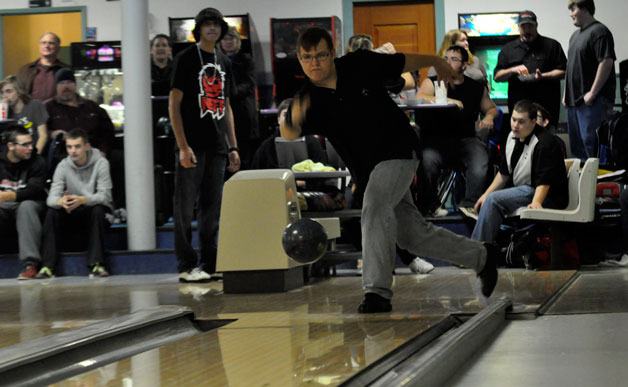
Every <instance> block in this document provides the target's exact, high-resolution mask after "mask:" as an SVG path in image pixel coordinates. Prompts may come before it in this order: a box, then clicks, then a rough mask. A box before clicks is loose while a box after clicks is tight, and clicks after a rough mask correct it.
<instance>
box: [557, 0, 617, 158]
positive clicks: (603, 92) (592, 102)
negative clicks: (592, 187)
mask: <svg viewBox="0 0 628 387" xmlns="http://www.w3.org/2000/svg"><path fill="white" fill-rule="evenodd" d="M568 8H569V10H570V12H571V15H570V16H571V19H572V20H573V23H574V25H575V26H576V27H579V29H578V30H576V31H575V32H574V33H573V34H572V35H571V38H569V51H568V58H569V60H568V62H567V76H566V82H565V97H564V98H565V105H566V106H567V125H568V129H569V144H570V145H571V152H572V153H573V154H574V156H576V157H579V158H580V159H582V160H584V159H586V158H588V157H595V156H596V155H597V134H596V131H597V128H599V127H600V124H601V123H602V121H603V120H604V119H605V118H606V116H607V115H608V112H609V110H612V108H613V102H614V101H615V64H614V62H615V59H617V57H616V56H615V42H614V40H613V35H612V34H611V31H609V29H608V28H606V26H605V25H604V24H602V23H600V22H599V21H597V20H595V19H594V18H593V15H594V14H595V4H594V2H593V0H569V4H568Z"/></svg>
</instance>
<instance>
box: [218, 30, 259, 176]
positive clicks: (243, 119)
mask: <svg viewBox="0 0 628 387" xmlns="http://www.w3.org/2000/svg"><path fill="white" fill-rule="evenodd" d="M241 45H242V38H241V37H240V34H239V33H238V31H237V30H236V29H235V28H234V27H229V31H228V32H227V34H226V35H225V37H224V38H223V39H222V40H221V41H220V48H221V49H222V51H223V52H224V53H225V54H227V56H228V57H229V60H230V61H231V67H232V69H233V80H234V82H235V87H234V88H233V95H232V99H231V107H232V108H233V119H234V120H235V127H236V128H237V131H236V137H237V139H238V145H239V147H240V160H241V162H242V168H247V169H248V168H250V163H251V158H252V157H253V152H255V147H256V144H258V140H259V122H258V116H257V115H258V111H257V101H256V100H255V91H256V89H257V84H256V81H255V62H254V61H253V57H252V56H251V55H250V54H248V53H246V52H244V51H242V50H241V49H240V48H241Z"/></svg>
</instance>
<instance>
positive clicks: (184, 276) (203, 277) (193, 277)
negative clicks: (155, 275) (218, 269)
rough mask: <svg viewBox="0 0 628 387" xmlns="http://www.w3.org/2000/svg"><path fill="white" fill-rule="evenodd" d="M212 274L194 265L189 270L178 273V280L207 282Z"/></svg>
mask: <svg viewBox="0 0 628 387" xmlns="http://www.w3.org/2000/svg"><path fill="white" fill-rule="evenodd" d="M211 278H212V276H211V275H209V274H207V273H205V272H204V271H203V270H201V269H199V268H198V267H195V268H194V269H192V270H190V271H184V272H182V273H179V282H209V281H210V280H211Z"/></svg>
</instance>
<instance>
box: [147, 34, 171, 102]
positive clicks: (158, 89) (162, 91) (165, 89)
mask: <svg viewBox="0 0 628 387" xmlns="http://www.w3.org/2000/svg"><path fill="white" fill-rule="evenodd" d="M150 58H151V61H150V79H151V81H152V84H151V91H152V95H168V93H170V73H171V72H172V44H171V43H170V38H169V37H168V35H164V34H157V35H155V36H154V37H153V38H152V39H151V40H150Z"/></svg>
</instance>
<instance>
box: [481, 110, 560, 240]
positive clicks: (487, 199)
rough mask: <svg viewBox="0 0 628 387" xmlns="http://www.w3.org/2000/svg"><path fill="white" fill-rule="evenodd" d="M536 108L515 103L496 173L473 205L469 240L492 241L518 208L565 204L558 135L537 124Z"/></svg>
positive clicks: (548, 206) (555, 206)
mask: <svg viewBox="0 0 628 387" xmlns="http://www.w3.org/2000/svg"><path fill="white" fill-rule="evenodd" d="M536 120H537V106H536V105H535V104H533V103H532V102H530V101H527V100H522V101H519V102H517V104H516V105H515V107H514V111H513V112H512V116H511V119H510V126H511V129H512V131H511V135H510V136H509V137H508V139H507V140H506V146H505V152H503V153H502V159H501V162H500V165H499V172H498V173H497V175H496V176H495V179H493V182H492V183H491V185H490V186H489V187H488V188H487V189H486V191H485V192H484V194H482V196H480V198H479V199H478V201H477V202H476V204H475V211H477V212H479V216H478V220H477V223H476V225H475V228H474V229H473V233H472V235H471V238H472V239H475V240H479V241H484V242H489V243H492V242H494V241H495V239H496V237H497V233H498V231H499V227H500V225H501V224H502V223H503V221H504V219H505V217H506V216H507V215H509V214H511V213H513V212H514V211H516V210H517V209H518V208H520V207H526V206H527V207H528V208H543V207H546V208H565V207H566V206H567V203H568V201H569V196H568V188H567V170H566V168H565V162H564V157H563V152H562V147H561V144H560V142H559V139H558V137H556V136H555V135H553V134H552V133H549V132H548V131H547V130H545V129H543V128H542V127H540V126H539V125H537V123H536V122H537V121H536Z"/></svg>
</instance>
